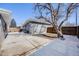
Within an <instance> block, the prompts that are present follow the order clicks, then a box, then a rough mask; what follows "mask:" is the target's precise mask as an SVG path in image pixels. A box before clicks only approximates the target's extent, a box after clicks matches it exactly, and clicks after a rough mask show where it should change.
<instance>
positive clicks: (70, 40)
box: [30, 35, 79, 56]
mask: <svg viewBox="0 0 79 59" xmlns="http://www.w3.org/2000/svg"><path fill="white" fill-rule="evenodd" d="M64 37H65V38H66V40H60V39H55V40H53V41H51V43H50V44H48V45H47V46H44V47H43V48H41V49H39V50H38V51H36V52H34V53H33V54H31V55H30V56H79V48H78V47H77V46H79V40H78V39H77V37H76V36H68V35H65V36H64Z"/></svg>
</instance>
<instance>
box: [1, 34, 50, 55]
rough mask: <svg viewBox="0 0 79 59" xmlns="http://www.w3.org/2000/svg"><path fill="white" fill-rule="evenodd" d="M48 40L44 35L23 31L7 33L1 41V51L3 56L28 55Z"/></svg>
mask: <svg viewBox="0 0 79 59" xmlns="http://www.w3.org/2000/svg"><path fill="white" fill-rule="evenodd" d="M49 41H50V40H49V39H46V38H44V37H38V36H32V35H27V34H24V33H9V35H8V37H7V38H6V39H5V40H4V41H3V44H2V48H1V52H2V55H3V56H5V55H6V56H12V55H29V54H30V53H32V51H35V50H37V49H38V48H40V47H41V46H43V45H44V44H46V43H48V42H49Z"/></svg>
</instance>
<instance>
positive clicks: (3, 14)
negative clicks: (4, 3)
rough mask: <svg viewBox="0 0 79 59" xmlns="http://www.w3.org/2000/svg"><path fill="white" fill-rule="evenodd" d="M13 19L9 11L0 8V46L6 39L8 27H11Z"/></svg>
mask: <svg viewBox="0 0 79 59" xmlns="http://www.w3.org/2000/svg"><path fill="white" fill-rule="evenodd" d="M10 20H11V14H10V12H9V11H6V10H0V46H1V43H2V41H3V40H4V39H5V36H6V33H7V29H8V28H9V25H10Z"/></svg>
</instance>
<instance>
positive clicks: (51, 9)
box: [34, 3, 78, 38]
mask: <svg viewBox="0 0 79 59" xmlns="http://www.w3.org/2000/svg"><path fill="white" fill-rule="evenodd" d="M77 7H78V4H77V3H70V4H61V3H58V4H51V3H37V4H35V7H34V8H35V11H36V12H38V16H36V17H37V18H39V19H40V18H43V19H45V20H46V21H47V22H49V23H50V24H51V25H52V26H53V27H54V29H55V31H56V32H57V34H58V37H61V38H63V34H62V31H61V28H62V25H63V23H64V22H65V21H67V20H68V17H70V16H71V14H72V13H73V12H74V9H76V8H77ZM49 18H50V19H49ZM59 21H61V22H60V23H59Z"/></svg>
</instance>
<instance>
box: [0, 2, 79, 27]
mask: <svg viewBox="0 0 79 59" xmlns="http://www.w3.org/2000/svg"><path fill="white" fill-rule="evenodd" d="M33 7H34V6H33V4H32V3H25V4H24V3H0V8H3V9H7V10H10V11H11V12H12V18H14V19H15V21H16V23H17V25H18V26H19V25H21V24H22V23H23V22H24V21H25V20H27V19H29V18H33V17H34V16H35V15H34V9H33ZM74 16H75V14H73V15H72V16H71V17H70V18H69V20H68V21H67V22H70V23H74V24H75V17H74ZM78 24H79V21H78Z"/></svg>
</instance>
